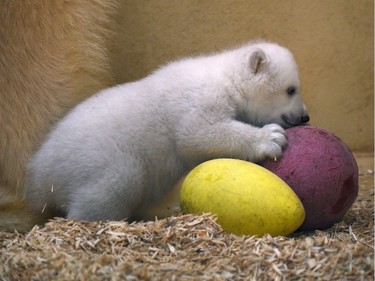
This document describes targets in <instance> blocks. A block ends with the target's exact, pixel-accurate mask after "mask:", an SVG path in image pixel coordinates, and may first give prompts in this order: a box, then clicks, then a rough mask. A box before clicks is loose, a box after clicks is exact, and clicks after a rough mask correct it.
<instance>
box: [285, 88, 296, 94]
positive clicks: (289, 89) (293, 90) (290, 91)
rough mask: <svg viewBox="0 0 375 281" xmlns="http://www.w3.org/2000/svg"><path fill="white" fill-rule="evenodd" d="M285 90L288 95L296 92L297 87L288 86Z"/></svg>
mask: <svg viewBox="0 0 375 281" xmlns="http://www.w3.org/2000/svg"><path fill="white" fill-rule="evenodd" d="M286 92H287V93H288V96H293V95H295V94H296V93H297V89H296V87H294V86H291V87H289V88H288V89H287V90H286Z"/></svg>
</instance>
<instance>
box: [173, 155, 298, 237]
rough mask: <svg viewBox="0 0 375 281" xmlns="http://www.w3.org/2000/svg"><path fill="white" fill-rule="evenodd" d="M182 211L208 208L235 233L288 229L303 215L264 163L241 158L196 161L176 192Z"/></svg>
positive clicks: (287, 231)
mask: <svg viewBox="0 0 375 281" xmlns="http://www.w3.org/2000/svg"><path fill="white" fill-rule="evenodd" d="M180 205H181V210H182V212H183V213H190V214H199V213H205V212H207V213H208V212H210V213H213V214H216V215H217V218H218V223H219V224H220V225H221V226H222V227H223V229H224V230H225V231H227V232H230V233H235V234H238V235H258V236H262V235H264V234H266V233H268V234H270V235H272V236H279V235H283V236H286V235H289V234H291V233H292V232H294V231H295V230H296V229H297V228H298V227H299V226H300V225H301V224H302V223H303V221H304V219H305V210H304V208H303V205H302V203H301V201H300V200H299V198H298V197H297V195H296V194H295V193H294V191H293V190H292V189H291V188H290V187H289V186H288V185H287V184H286V183H285V182H284V181H283V180H281V179H280V178H279V177H278V176H276V175H275V174H273V173H271V172H270V171H268V170H266V169H265V168H263V167H261V166H259V165H256V164H253V163H250V162H247V161H242V160H236V159H215V160H210V161H207V162H205V163H202V164H201V165H199V166H197V167H195V168H194V169H193V170H192V171H191V172H190V173H189V174H188V175H187V177H186V178H185V180H184V182H183V184H182V189H181V192H180Z"/></svg>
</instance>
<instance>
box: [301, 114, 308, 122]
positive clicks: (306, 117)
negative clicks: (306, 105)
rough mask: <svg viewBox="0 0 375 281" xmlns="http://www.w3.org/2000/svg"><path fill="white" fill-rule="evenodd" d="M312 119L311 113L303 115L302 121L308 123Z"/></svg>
mask: <svg viewBox="0 0 375 281" xmlns="http://www.w3.org/2000/svg"><path fill="white" fill-rule="evenodd" d="M309 121H310V117H309V115H305V116H302V117H301V123H307V122H309Z"/></svg>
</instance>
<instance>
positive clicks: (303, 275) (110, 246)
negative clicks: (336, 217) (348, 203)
mask: <svg viewBox="0 0 375 281" xmlns="http://www.w3.org/2000/svg"><path fill="white" fill-rule="evenodd" d="M357 159H358V163H359V167H360V191H359V195H358V198H357V200H356V202H355V203H354V205H353V207H352V208H351V209H350V210H349V212H348V213H347V215H346V216H345V218H344V220H343V221H342V222H340V223H338V224H336V225H334V226H333V227H331V228H330V229H327V230H324V231H323V230H321V231H315V232H304V233H295V234H293V235H292V236H290V237H274V238H273V237H270V236H267V235H266V236H264V237H260V238H257V237H252V236H235V235H231V234H225V233H223V232H222V229H221V228H220V226H219V225H218V224H216V222H215V217H214V216H212V215H209V214H204V215H201V216H193V215H184V216H177V217H171V218H168V219H163V220H155V221H150V222H138V223H132V224H129V223H126V222H115V221H111V222H80V221H70V220H65V219H54V220H51V221H50V222H48V223H47V224H45V225H44V226H35V227H34V228H33V229H32V230H31V231H30V232H29V233H25V234H20V233H6V232H0V246H1V248H0V280H356V281H359V280H373V276H374V200H373V198H374V185H373V183H374V178H373V170H372V169H373V162H372V157H371V159H370V158H369V157H361V156H359V157H358V158H357ZM369 159H370V160H369Z"/></svg>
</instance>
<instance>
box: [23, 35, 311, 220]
mask: <svg viewBox="0 0 375 281" xmlns="http://www.w3.org/2000/svg"><path fill="white" fill-rule="evenodd" d="M291 86H293V87H295V89H296V93H295V94H294V95H292V96H290V95H288V94H287V89H288V87H291ZM298 89H299V77H298V70H297V65H296V63H295V61H294V59H293V56H292V55H291V53H290V52H289V51H288V50H287V49H285V48H282V47H280V46H278V45H276V44H271V43H265V42H258V43H252V44H248V45H245V46H242V47H240V48H238V49H234V50H228V51H224V52H223V53H219V54H214V55H210V56H201V57H198V58H187V59H184V60H181V61H177V62H173V63H170V64H169V65H167V66H165V67H162V68H161V69H159V70H158V71H156V72H155V73H153V74H152V75H150V76H148V77H146V78H144V79H142V80H140V81H137V82H134V83H128V84H124V85H120V86H117V87H113V88H110V89H107V90H104V91H102V92H100V93H98V94H96V95H95V96H93V97H91V98H89V99H88V100H86V101H84V102H83V103H81V104H80V105H78V106H77V107H76V108H75V109H74V110H73V111H71V112H70V113H69V114H68V115H67V116H66V117H65V118H64V119H63V120H62V121H61V122H60V123H58V124H57V126H56V127H55V129H54V130H53V131H52V132H51V134H50V135H49V137H48V138H47V140H46V141H45V143H44V144H43V145H42V146H41V148H40V150H39V151H38V152H37V153H36V155H35V156H34V158H33V159H32V161H31V162H30V164H29V169H28V179H27V183H26V197H27V200H28V202H29V203H30V205H31V206H32V207H33V208H34V209H36V210H40V211H42V209H44V212H45V214H46V215H48V216H52V215H65V216H67V217H68V218H75V219H85V220H98V219H124V218H129V217H131V216H132V215H134V210H135V209H142V206H146V205H148V204H150V203H151V202H157V201H159V200H161V199H162V197H163V195H164V194H165V193H166V192H167V191H168V190H169V188H170V187H171V186H173V184H174V183H175V182H176V181H177V180H178V179H179V178H180V177H181V176H183V175H184V173H186V172H187V171H188V170H189V169H191V168H192V167H194V166H195V165H197V164H199V163H201V162H203V161H206V160H209V159H213V158H219V157H231V158H238V159H246V160H249V161H253V162H257V161H261V160H263V159H265V158H267V157H269V158H274V157H279V156H280V155H281V154H282V147H283V146H284V145H285V144H286V138H285V136H284V129H283V128H282V127H289V126H291V125H298V124H300V123H301V117H303V116H307V112H306V108H305V106H304V104H303V102H302V99H301V97H300V95H299V93H298ZM305 121H306V120H305Z"/></svg>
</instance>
